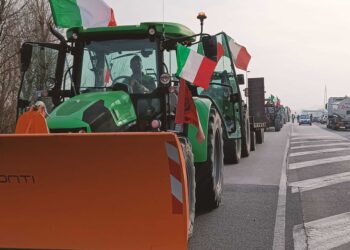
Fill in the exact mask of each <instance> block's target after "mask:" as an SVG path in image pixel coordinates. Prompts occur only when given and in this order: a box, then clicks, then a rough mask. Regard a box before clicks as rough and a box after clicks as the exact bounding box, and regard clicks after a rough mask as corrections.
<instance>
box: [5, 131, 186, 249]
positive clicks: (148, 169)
mask: <svg viewBox="0 0 350 250" xmlns="http://www.w3.org/2000/svg"><path fill="white" fill-rule="evenodd" d="M181 151H182V149H181V144H180V143H179V141H178V139H177V137H176V135H175V134H173V133H118V134H117V133H108V134H46V135H1V136H0V159H1V164H0V197H1V200H2V201H1V206H0V214H1V227H0V248H30V249H187V231H188V224H187V222H188V197H187V182H186V172H185V171H186V170H185V169H186V167H185V161H184V158H183V155H182V152H181Z"/></svg>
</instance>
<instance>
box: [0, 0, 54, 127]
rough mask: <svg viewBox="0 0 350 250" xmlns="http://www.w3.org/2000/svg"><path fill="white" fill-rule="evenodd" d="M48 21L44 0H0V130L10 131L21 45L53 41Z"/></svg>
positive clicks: (49, 13)
mask: <svg viewBox="0 0 350 250" xmlns="http://www.w3.org/2000/svg"><path fill="white" fill-rule="evenodd" d="M50 24H52V18H51V11H50V6H49V4H48V1H47V0H27V1H25V0H0V133H9V132H12V131H13V130H14V125H15V119H16V102H17V93H18V89H19V84H20V68H19V66H20V60H19V52H20V47H21V44H22V43H23V42H25V41H38V42H47V41H53V40H54V37H53V36H52V35H51V34H50V32H49V28H48V25H50Z"/></svg>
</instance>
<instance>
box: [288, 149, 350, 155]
mask: <svg viewBox="0 0 350 250" xmlns="http://www.w3.org/2000/svg"><path fill="white" fill-rule="evenodd" d="M344 150H350V148H327V149H320V150H312V151H303V152H296V153H290V154H289V157H294V156H301V155H312V154H321V153H328V152H338V151H344Z"/></svg>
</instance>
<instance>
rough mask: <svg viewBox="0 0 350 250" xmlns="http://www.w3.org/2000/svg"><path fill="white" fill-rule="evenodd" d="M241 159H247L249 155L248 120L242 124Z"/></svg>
mask: <svg viewBox="0 0 350 250" xmlns="http://www.w3.org/2000/svg"><path fill="white" fill-rule="evenodd" d="M241 131H242V140H241V142H242V152H241V153H242V157H248V156H249V154H250V136H251V135H250V122H249V118H248V117H246V118H245V119H244V123H243V124H242V130H241Z"/></svg>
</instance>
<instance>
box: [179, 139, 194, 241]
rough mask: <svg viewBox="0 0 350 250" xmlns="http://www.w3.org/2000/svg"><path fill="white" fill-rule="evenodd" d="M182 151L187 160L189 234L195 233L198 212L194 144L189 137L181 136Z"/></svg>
mask: <svg viewBox="0 0 350 250" xmlns="http://www.w3.org/2000/svg"><path fill="white" fill-rule="evenodd" d="M179 139H180V142H181V146H182V152H183V155H184V158H185V162H186V175H187V188H188V206H189V216H188V232H187V233H188V236H189V237H191V236H192V234H193V226H194V217H195V214H196V178H195V177H196V173H195V167H194V164H193V162H194V158H193V152H192V145H191V143H190V142H189V141H188V139H187V138H182V137H180V138H179Z"/></svg>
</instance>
